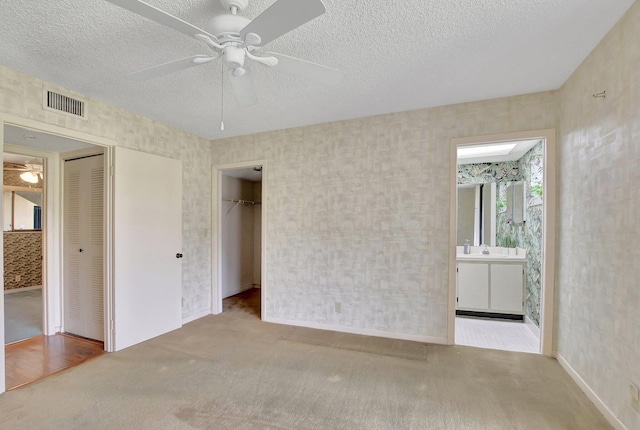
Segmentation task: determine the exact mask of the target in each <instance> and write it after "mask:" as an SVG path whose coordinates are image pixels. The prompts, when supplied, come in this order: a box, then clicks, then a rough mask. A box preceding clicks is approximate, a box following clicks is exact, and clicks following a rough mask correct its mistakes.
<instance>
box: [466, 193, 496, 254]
mask: <svg viewBox="0 0 640 430" xmlns="http://www.w3.org/2000/svg"><path fill="white" fill-rule="evenodd" d="M496 216H497V210H496V184H495V183H494V182H489V183H484V184H459V185H458V229H457V232H458V236H457V240H456V242H457V245H458V246H462V245H464V241H465V240H469V241H470V242H471V244H472V245H474V246H480V245H481V244H486V245H489V246H495V245H496Z"/></svg>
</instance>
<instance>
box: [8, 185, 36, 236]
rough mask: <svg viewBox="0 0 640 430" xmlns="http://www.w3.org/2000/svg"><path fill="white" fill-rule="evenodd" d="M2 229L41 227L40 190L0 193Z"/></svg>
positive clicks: (17, 229)
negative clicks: (0, 195) (0, 194)
mask: <svg viewBox="0 0 640 430" xmlns="http://www.w3.org/2000/svg"><path fill="white" fill-rule="evenodd" d="M2 207H3V214H2V215H3V216H2V225H3V228H2V230H3V231H22V230H41V229H42V191H14V190H7V189H5V190H4V191H3V193H2Z"/></svg>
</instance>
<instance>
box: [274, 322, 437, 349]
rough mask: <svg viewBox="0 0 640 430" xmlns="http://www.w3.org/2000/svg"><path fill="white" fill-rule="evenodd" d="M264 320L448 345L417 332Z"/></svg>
mask: <svg viewBox="0 0 640 430" xmlns="http://www.w3.org/2000/svg"><path fill="white" fill-rule="evenodd" d="M263 321H264V322H268V323H274V324H283V325H292V326H296V327H307V328H315V329H319V330H331V331H337V332H341V333H351V334H361V335H365V336H376V337H386V338H389V339H401V340H412V341H414V342H423V343H435V344H438V345H447V338H446V337H433V336H420V335H415V334H404V333H394V332H389V331H382V330H373V329H365V328H354V327H344V326H337V325H331V324H318V323H313V322H308V321H296V320H286V319H279V318H264V319H263Z"/></svg>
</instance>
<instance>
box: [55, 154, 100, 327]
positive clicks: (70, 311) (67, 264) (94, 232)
mask: <svg viewBox="0 0 640 430" xmlns="http://www.w3.org/2000/svg"><path fill="white" fill-rule="evenodd" d="M103 214H104V156H102V155H99V156H93V157H87V158H81V159H77V160H70V161H66V162H65V164H64V245H63V246H64V275H63V276H64V290H63V294H64V331H65V332H67V333H72V334H76V335H78V336H83V337H87V338H90V339H96V340H104V281H103V279H104V278H103V274H104V273H103V267H104V250H103V249H104V248H103V237H104V220H103V217H104V215H103Z"/></svg>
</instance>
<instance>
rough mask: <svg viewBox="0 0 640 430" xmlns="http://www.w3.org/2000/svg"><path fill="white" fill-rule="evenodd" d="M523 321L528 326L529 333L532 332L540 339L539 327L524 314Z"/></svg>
mask: <svg viewBox="0 0 640 430" xmlns="http://www.w3.org/2000/svg"><path fill="white" fill-rule="evenodd" d="M524 323H525V324H526V325H527V327H528V328H529V330H531V333H533V335H534V336H535V337H536V338H538V340H540V328H539V327H538V326H537V325H536V323H534V322H533V321H532V320H531V318H529V317H528V316H526V315H525V316H524Z"/></svg>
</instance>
